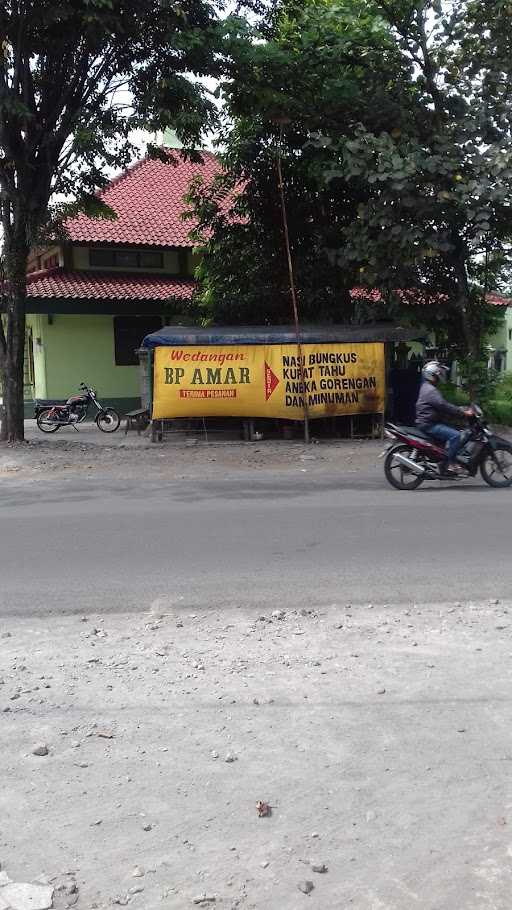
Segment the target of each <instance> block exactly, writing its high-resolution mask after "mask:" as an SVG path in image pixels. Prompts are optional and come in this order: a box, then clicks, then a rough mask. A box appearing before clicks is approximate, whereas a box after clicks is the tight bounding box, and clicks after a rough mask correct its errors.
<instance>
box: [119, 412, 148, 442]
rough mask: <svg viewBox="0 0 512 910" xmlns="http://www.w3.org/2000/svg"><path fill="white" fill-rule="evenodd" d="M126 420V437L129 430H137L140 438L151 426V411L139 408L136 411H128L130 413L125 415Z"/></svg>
mask: <svg viewBox="0 0 512 910" xmlns="http://www.w3.org/2000/svg"><path fill="white" fill-rule="evenodd" d="M124 419H125V420H126V427H125V431H124V435H125V436H126V434H127V433H128V430H137V436H140V434H141V433H143V432H144V430H146V429H147V427H148V425H149V411H148V409H147V408H138V409H137V410H136V411H128V413H127V414H125V415H124Z"/></svg>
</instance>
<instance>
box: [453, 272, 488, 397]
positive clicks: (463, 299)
mask: <svg viewBox="0 0 512 910" xmlns="http://www.w3.org/2000/svg"><path fill="white" fill-rule="evenodd" d="M453 266H454V271H455V276H456V279H457V291H458V293H457V308H458V310H459V313H460V317H461V323H462V334H463V342H464V349H465V353H466V358H467V360H468V361H469V369H468V370H467V382H468V392H469V395H470V398H471V400H474V399H475V397H476V393H477V386H476V375H477V368H478V363H479V362H480V360H481V357H482V338H481V333H480V331H479V329H478V328H477V327H476V326H477V325H478V321H475V320H474V319H472V314H471V308H472V306H473V303H472V301H471V292H470V288H469V281H468V275H467V271H466V263H465V260H464V258H463V256H462V255H460V256H458V257H457V258H456V259H455V260H454V262H453ZM471 367H474V369H473V370H472V369H471Z"/></svg>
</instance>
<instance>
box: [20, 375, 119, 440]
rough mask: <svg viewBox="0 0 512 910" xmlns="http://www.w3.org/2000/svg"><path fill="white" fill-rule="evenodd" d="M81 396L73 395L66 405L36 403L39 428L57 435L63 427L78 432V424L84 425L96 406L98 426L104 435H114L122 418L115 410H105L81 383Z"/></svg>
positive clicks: (45, 402)
mask: <svg viewBox="0 0 512 910" xmlns="http://www.w3.org/2000/svg"><path fill="white" fill-rule="evenodd" d="M80 392H81V394H80V395H72V396H71V398H68V400H67V401H66V404H57V402H54V401H36V403H35V406H34V412H35V416H36V420H37V426H38V427H39V429H40V430H41V431H42V432H43V433H56V432H57V430H60V428H61V427H69V426H72V427H74V429H75V430H77V432H78V428H77V426H76V425H77V423H83V421H84V420H85V419H86V417H87V415H88V413H89V408H90V407H91V405H92V406H94V407H95V408H96V410H97V412H98V413H97V414H96V417H95V421H96V426H97V427H98V429H99V430H102V432H103V433H114V432H115V431H116V430H117V428H118V427H119V424H120V423H121V418H120V417H119V414H118V413H117V411H114V409H113V408H104V407H103V405H102V404H100V402H99V401H98V399H97V397H96V392H95V391H94V389H91V388H90V387H89V386H88V385H85V383H84V382H81V383H80Z"/></svg>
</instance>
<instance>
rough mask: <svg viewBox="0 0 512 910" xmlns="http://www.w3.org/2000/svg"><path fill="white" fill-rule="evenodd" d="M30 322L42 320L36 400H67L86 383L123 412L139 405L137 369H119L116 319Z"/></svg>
mask: <svg viewBox="0 0 512 910" xmlns="http://www.w3.org/2000/svg"><path fill="white" fill-rule="evenodd" d="M32 318H33V319H39V320H40V328H41V334H40V335H39V336H38V337H40V338H41V341H42V351H41V352H40V355H39V357H40V360H39V364H40V368H39V370H38V378H37V380H36V397H41V398H50V399H51V398H55V399H57V400H62V399H66V398H68V397H69V396H70V395H73V394H74V393H75V392H76V391H77V390H78V386H79V384H80V383H81V382H86V383H88V384H89V385H91V386H92V387H93V388H95V389H96V390H97V392H98V398H99V399H100V401H102V402H103V403H108V404H110V405H112V407H116V408H118V409H119V410H120V411H121V412H126V411H129V410H131V409H133V408H135V407H137V406H138V405H139V401H140V397H139V372H138V367H137V366H116V364H115V359H114V326H113V318H112V316H67V315H66V316H58V315H56V316H52V317H48V316H39V317H32ZM35 347H36V345H35V344H34V355H35ZM43 358H44V368H43ZM43 372H44V376H45V380H46V382H45V381H44V378H43ZM43 389H44V394H43V392H42V390H43Z"/></svg>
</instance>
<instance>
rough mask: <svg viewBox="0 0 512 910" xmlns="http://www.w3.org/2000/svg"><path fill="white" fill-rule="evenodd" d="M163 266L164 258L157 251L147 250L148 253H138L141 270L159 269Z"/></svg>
mask: <svg viewBox="0 0 512 910" xmlns="http://www.w3.org/2000/svg"><path fill="white" fill-rule="evenodd" d="M163 265H164V257H163V255H162V253H160V252H159V251H158V250H148V252H141V253H139V267H140V268H141V269H161V268H163Z"/></svg>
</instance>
